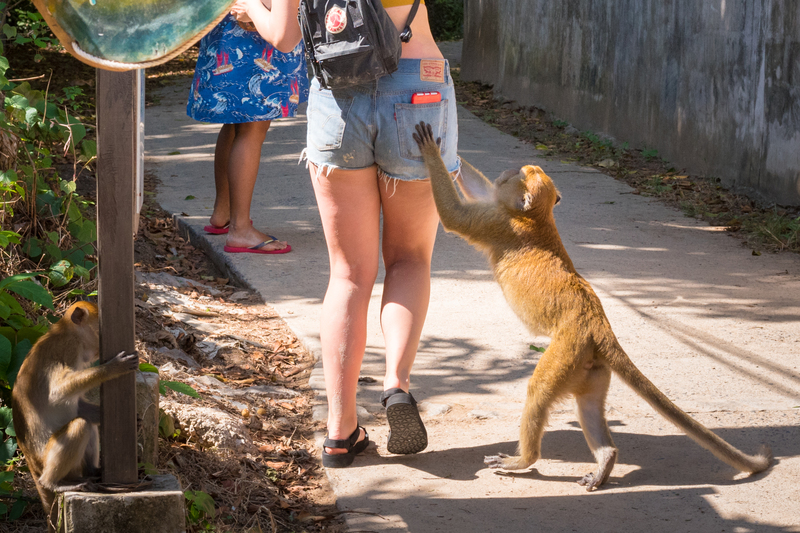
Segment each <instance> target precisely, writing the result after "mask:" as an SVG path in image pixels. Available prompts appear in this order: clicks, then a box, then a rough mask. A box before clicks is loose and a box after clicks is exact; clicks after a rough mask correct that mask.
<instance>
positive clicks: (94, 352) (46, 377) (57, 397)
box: [11, 302, 139, 530]
mask: <svg viewBox="0 0 800 533" xmlns="http://www.w3.org/2000/svg"><path fill="white" fill-rule="evenodd" d="M98 325H99V321H98V314H97V306H95V305H94V304H92V303H88V302H78V303H75V304H73V305H72V306H71V307H70V308H69V309H68V310H67V312H66V313H65V314H64V316H63V317H62V318H61V320H59V321H58V322H56V323H55V324H53V325H52V326H51V327H50V330H49V331H48V332H47V333H46V334H45V335H44V336H42V337H41V338H40V339H39V340H38V341H36V344H34V345H33V348H31V351H30V353H29V354H28V356H27V357H26V358H25V361H24V362H23V363H22V367H21V368H20V370H19V374H18V375H17V379H16V382H15V383H14V390H13V393H12V398H11V409H12V413H13V417H14V429H15V430H16V432H17V443H18V444H19V448H20V450H22V453H23V454H24V455H25V460H26V461H27V462H28V467H29V468H30V471H31V474H32V475H33V480H34V482H35V483H36V488H37V490H38V491H39V496H40V497H41V499H42V505H43V506H44V508H45V511H46V512H48V514H49V521H48V524H49V529H50V530H53V529H54V524H55V523H56V521H57V516H56V512H57V507H58V506H57V505H53V504H54V499H55V490H56V489H57V488H58V489H59V490H80V489H81V488H83V487H85V485H84V484H82V483H76V482H78V481H80V480H82V479H83V478H86V477H87V476H91V475H96V474H97V473H98V469H99V466H100V455H99V437H98V432H97V426H96V424H98V423H99V422H100V420H99V409H98V407H97V406H95V405H92V404H89V403H87V402H85V400H84V399H83V395H84V394H85V393H86V392H88V391H89V390H91V389H93V388H95V387H97V386H99V385H100V384H101V383H102V382H104V381H106V380H109V379H112V378H115V377H118V376H121V375H122V374H125V373H126V372H130V371H132V370H135V369H136V368H137V367H138V364H139V358H138V357H137V356H136V355H135V354H132V355H125V354H122V353H121V354H119V355H117V356H116V357H115V358H114V359H112V360H110V361H108V362H106V363H104V364H102V365H99V366H95V367H92V366H90V365H91V364H92V363H93V362H94V361H95V360H97V357H98V350H99V338H98ZM65 482H67V483H65ZM70 483H72V484H70Z"/></svg>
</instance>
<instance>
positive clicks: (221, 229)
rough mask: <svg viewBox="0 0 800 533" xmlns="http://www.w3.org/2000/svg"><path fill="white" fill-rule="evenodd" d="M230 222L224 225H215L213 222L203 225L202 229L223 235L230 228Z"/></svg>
mask: <svg viewBox="0 0 800 533" xmlns="http://www.w3.org/2000/svg"><path fill="white" fill-rule="evenodd" d="M230 225H231V223H230V222H228V223H227V224H225V225H224V226H215V225H214V224H209V225H208V226H205V227H203V231H205V232H206V233H208V234H210V235H224V234H226V233H228V230H229V229H230Z"/></svg>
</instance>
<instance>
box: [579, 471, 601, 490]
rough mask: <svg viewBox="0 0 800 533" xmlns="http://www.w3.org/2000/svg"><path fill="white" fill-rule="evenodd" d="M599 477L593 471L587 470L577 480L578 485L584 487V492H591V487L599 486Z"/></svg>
mask: <svg viewBox="0 0 800 533" xmlns="http://www.w3.org/2000/svg"><path fill="white" fill-rule="evenodd" d="M600 483H601V481H600V478H599V477H597V476H595V475H594V472H589V473H588V474H586V475H585V476H583V477H582V478H581V479H579V480H578V485H580V486H581V487H586V492H591V491H592V489H595V488H597V487H598V486H600Z"/></svg>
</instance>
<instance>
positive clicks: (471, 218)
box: [414, 123, 772, 490]
mask: <svg viewBox="0 0 800 533" xmlns="http://www.w3.org/2000/svg"><path fill="white" fill-rule="evenodd" d="M416 130H417V133H416V134H414V139H415V140H416V141H417V143H418V144H419V147H420V151H421V152H422V156H423V159H424V161H425V164H426V166H427V168H428V173H429V175H430V177H431V185H432V187H433V196H434V199H435V201H436V207H437V209H438V210H439V216H440V217H441V220H442V224H443V225H444V227H445V229H447V230H448V231H453V232H456V233H458V234H459V235H461V236H462V237H464V238H465V239H467V241H469V242H470V243H471V244H473V245H475V246H476V247H478V248H480V249H482V250H483V251H485V252H486V254H487V255H488V257H489V261H490V262H491V265H492V268H493V271H494V276H495V279H496V280H497V282H498V283H499V284H500V287H501V288H502V290H503V294H504V295H505V297H506V300H507V301H508V303H509V304H510V305H511V307H512V309H513V310H514V311H515V312H516V313H517V315H518V316H519V317H520V318H521V319H522V321H523V322H524V323H525V324H526V325H527V326H528V328H529V329H530V330H531V331H532V332H533V333H535V334H542V335H547V336H549V337H550V338H551V343H550V346H549V347H548V349H547V351H546V352H545V353H544V354H543V355H542V357H541V359H540V361H539V363H538V364H537V365H536V369H535V370H534V372H533V376H532V377H531V378H530V380H529V381H528V391H527V398H526V402H525V407H524V410H523V415H522V422H521V428H520V441H519V456H516V457H509V456H505V455H502V454H501V455H498V456H490V457H487V458H486V460H485V462H486V463H487V464H488V465H490V466H491V467H493V468H503V469H510V470H516V469H524V468H528V467H530V466H531V465H533V463H535V462H536V461H537V460H538V459H539V456H540V446H541V439H542V435H543V433H544V428H545V424H546V423H547V415H548V412H549V410H550V408H551V406H552V405H553V403H554V402H556V401H557V400H559V399H561V398H563V397H565V396H568V395H572V396H573V397H574V398H575V402H576V407H577V414H578V419H579V421H580V424H581V428H582V429H583V433H584V436H585V437H586V441H587V443H588V444H589V447H590V448H591V450H592V453H593V454H594V456H595V459H596V460H597V464H598V470H597V472H596V473H589V474H587V475H586V476H585V477H584V478H583V479H581V480H580V481H579V483H580V484H581V485H584V486H586V489H587V490H592V489H593V488H595V487H597V486H599V485H601V484H603V483H604V482H605V481H606V480H607V479H608V476H609V475H610V474H611V469H612V468H613V466H614V463H615V462H616V458H617V448H616V446H615V445H614V442H613V440H612V439H611V433H610V432H609V430H608V424H607V422H606V419H605V398H606V394H607V392H608V386H609V382H610V378H611V372H612V371H614V372H616V373H617V374H618V375H619V376H620V378H622V380H623V381H624V382H625V383H626V384H628V385H629V386H630V387H631V388H632V389H633V390H634V391H636V392H637V393H638V394H639V395H640V396H642V398H644V399H645V400H646V401H647V402H648V403H649V404H650V405H651V406H653V408H655V409H656V410H657V411H658V412H659V413H660V414H661V415H662V416H664V417H665V418H667V419H668V420H669V421H670V422H672V423H673V424H675V425H676V426H678V427H679V428H680V429H681V430H683V431H684V432H686V434H687V435H689V437H691V438H692V439H694V440H695V441H696V442H697V443H698V444H700V445H701V446H702V447H704V448H706V449H707V450H709V451H710V452H711V453H713V454H714V455H715V456H716V457H717V458H719V459H720V460H722V461H724V462H725V463H727V464H729V465H730V466H732V467H734V468H736V469H738V470H740V471H742V472H748V473H756V472H760V471H762V470H765V469H766V468H768V467H769V465H770V463H771V460H772V454H771V452H770V450H769V448H768V447H766V446H764V447H762V450H761V452H760V453H759V454H758V455H746V454H744V453H742V452H740V451H739V450H737V449H736V448H734V447H733V446H731V445H730V444H728V443H727V442H725V441H724V440H722V439H721V438H719V437H718V436H717V435H715V434H714V433H712V432H711V431H709V430H708V429H707V428H706V427H705V426H703V425H702V424H700V423H699V422H697V421H695V420H694V419H693V418H691V417H690V416H689V415H687V414H686V413H685V412H683V411H682V410H680V409H679V408H678V407H677V406H676V405H675V404H673V403H672V402H671V401H670V400H669V399H668V398H667V397H666V396H665V395H664V394H663V393H662V392H661V391H659V390H658V389H657V388H656V387H655V385H653V384H652V383H651V382H650V381H649V380H648V379H647V378H646V377H645V376H644V375H643V374H642V373H641V372H640V371H639V370H638V369H637V368H636V366H634V364H633V362H632V361H631V360H630V359H629V358H628V356H627V354H626V353H625V352H624V351H623V349H622V347H621V346H620V345H619V343H618V342H617V338H616V337H615V335H614V332H613V331H612V330H611V325H610V324H609V322H608V319H607V318H606V315H605V312H604V311H603V306H602V305H601V303H600V299H599V298H598V297H597V295H596V294H595V292H594V291H593V290H592V287H591V286H590V285H589V283H588V282H587V281H586V280H585V279H583V277H581V276H580V274H578V273H577V272H576V270H575V267H574V266H573V264H572V261H571V260H570V258H569V255H568V254H567V251H566V249H565V248H564V245H563V243H562V242H561V238H560V236H559V234H558V230H557V229H556V223H555V218H554V217H553V207H554V206H555V205H556V203H558V201H559V200H560V195H559V193H558V191H557V190H556V187H555V185H554V184H553V181H552V180H551V179H550V178H549V177H548V176H547V175H546V174H545V173H544V172H543V171H542V169H541V168H539V167H537V166H525V167H523V168H522V169H521V170H520V171H519V172H504V173H503V174H502V175H501V176H500V177H499V178H498V179H497V180H496V181H495V183H494V184H492V183H491V182H490V181H489V180H488V179H486V177H484V176H483V174H481V173H480V172H478V171H477V170H475V169H474V168H473V167H471V166H470V165H469V164H467V163H466V162H464V163H465V168H464V169H463V170H464V172H463V174H464V175H463V177H462V178H461V180H462V182H461V183H460V185H461V188H462V191H463V192H464V195H465V196H466V197H467V198H468V199H470V200H472V201H471V202H464V201H462V199H461V198H460V197H459V195H458V192H457V191H456V188H455V186H454V185H453V182H452V180H451V179H450V175H449V174H448V173H447V168H446V167H445V165H444V162H443V161H442V158H441V155H440V152H439V148H438V141H434V139H433V136H432V133H431V129H430V126H428V125H426V124H422V123H420V125H419V126H417V128H416Z"/></svg>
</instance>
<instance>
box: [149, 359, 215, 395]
mask: <svg viewBox="0 0 800 533" xmlns="http://www.w3.org/2000/svg"><path fill="white" fill-rule="evenodd" d="M139 370H141V371H142V372H153V373H155V374H158V367H156V366H154V365H151V364H149V363H140V364H139ZM167 389H172V390H174V391H175V392H180V393H181V394H185V395H186V396H191V397H192V398H200V394H198V393H197V391H196V390H195V389H194V388H193V387H191V386H189V385H187V384H186V383H181V382H180V381H167V380H161V379H159V380H158V392H159V393H160V394H162V395H163V394H166V393H167Z"/></svg>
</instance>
